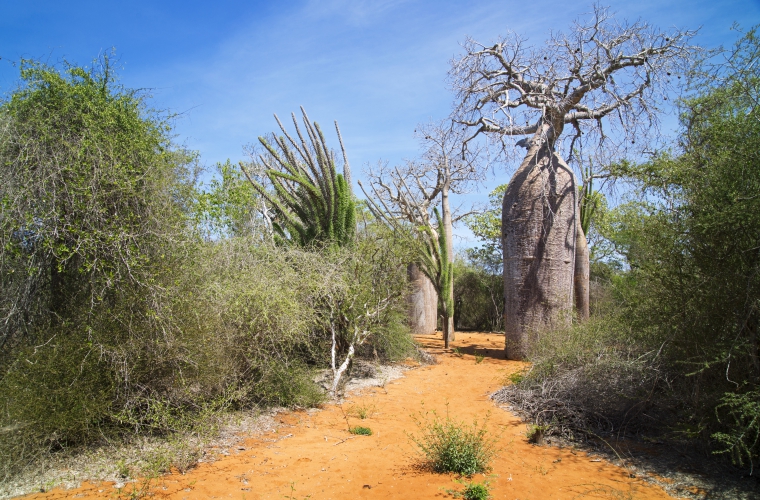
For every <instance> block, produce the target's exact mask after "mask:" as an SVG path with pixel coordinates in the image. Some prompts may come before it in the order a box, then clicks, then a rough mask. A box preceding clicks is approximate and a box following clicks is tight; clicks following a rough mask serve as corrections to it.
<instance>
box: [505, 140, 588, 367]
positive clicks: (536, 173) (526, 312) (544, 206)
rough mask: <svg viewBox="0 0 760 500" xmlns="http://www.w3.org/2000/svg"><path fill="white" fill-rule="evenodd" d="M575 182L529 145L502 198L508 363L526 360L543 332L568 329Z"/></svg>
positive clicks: (544, 151)
mask: <svg viewBox="0 0 760 500" xmlns="http://www.w3.org/2000/svg"><path fill="white" fill-rule="evenodd" d="M576 208H577V192H576V186H575V178H574V176H573V173H572V171H571V170H570V168H569V167H568V166H567V164H566V163H565V162H564V161H563V160H562V158H560V157H559V156H557V155H556V154H554V153H552V152H550V151H549V150H548V148H547V147H546V146H542V145H540V144H536V145H533V146H532V147H531V148H530V150H529V151H528V154H527V155H526V156H525V159H524V160H523V162H522V164H521V165H520V168H519V169H518V170H517V172H515V175H514V176H513V177H512V180H511V181H510V182H509V185H508V187H507V191H506V192H505V193H504V201H503V205H502V243H503V249H504V250H503V251H504V296H505V307H504V331H505V354H506V357H507V358H508V359H525V357H526V355H527V351H528V346H529V343H530V341H531V339H532V338H534V336H535V335H537V334H539V333H540V332H541V331H542V330H545V329H547V328H553V327H556V326H559V325H561V324H569V322H570V321H571V319H572V308H573V272H574V267H575V240H576V232H577V231H576V225H577V221H576V218H577V215H576Z"/></svg>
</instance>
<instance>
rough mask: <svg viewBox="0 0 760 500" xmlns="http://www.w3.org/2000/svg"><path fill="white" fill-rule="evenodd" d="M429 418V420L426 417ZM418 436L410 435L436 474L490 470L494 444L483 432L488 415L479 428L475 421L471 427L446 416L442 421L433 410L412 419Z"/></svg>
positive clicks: (447, 410) (447, 414)
mask: <svg viewBox="0 0 760 500" xmlns="http://www.w3.org/2000/svg"><path fill="white" fill-rule="evenodd" d="M428 415H431V418H428ZM413 418H414V420H415V423H416V424H417V427H419V429H420V435H418V436H415V435H411V434H410V435H409V438H410V439H411V440H412V442H413V443H414V444H416V445H417V447H418V448H419V451H420V453H421V455H422V456H423V457H424V459H425V461H426V462H427V463H428V464H429V466H430V467H431V468H432V469H433V470H434V471H435V472H456V473H457V474H462V475H465V476H471V475H473V474H476V473H479V472H486V471H488V470H489V469H490V465H489V463H490V461H491V459H492V458H493V457H494V456H495V454H496V450H495V442H494V440H493V439H491V438H489V436H488V435H487V434H488V433H487V431H486V423H487V422H488V415H486V418H485V420H484V421H483V423H482V425H480V426H479V425H478V422H477V421H474V422H473V423H472V425H471V426H470V425H467V424H465V423H464V422H457V421H455V420H453V419H452V418H451V417H450V416H449V406H448V403H447V404H446V417H445V418H441V417H440V416H439V415H438V414H437V413H436V412H435V411H433V412H430V413H426V414H424V415H422V414H421V415H420V416H416V417H415V416H413Z"/></svg>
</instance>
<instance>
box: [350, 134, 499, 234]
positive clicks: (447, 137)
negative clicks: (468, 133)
mask: <svg viewBox="0 0 760 500" xmlns="http://www.w3.org/2000/svg"><path fill="white" fill-rule="evenodd" d="M452 125H453V123H452V122H450V121H443V122H431V123H427V124H424V125H420V126H418V128H417V130H415V135H416V136H417V137H418V138H419V139H420V143H421V146H422V151H423V152H422V155H421V158H420V159H418V160H409V161H407V162H406V163H405V164H403V165H401V166H393V167H391V166H389V165H388V164H387V163H379V164H378V166H377V167H376V168H371V169H369V171H368V172H367V176H368V177H369V184H370V186H369V187H370V189H371V191H372V193H373V194H374V196H375V198H376V199H377V200H378V201H379V202H380V203H381V204H383V205H384V210H385V211H386V213H388V214H390V215H392V216H393V217H396V218H398V219H402V220H406V221H408V222H411V223H414V224H418V225H426V226H431V227H434V226H435V224H434V223H433V221H432V217H431V214H432V209H433V207H434V206H435V205H436V203H437V202H438V198H439V197H441V196H442V195H443V196H446V197H448V194H449V193H456V194H462V193H464V192H465V190H466V189H467V188H468V186H469V185H470V184H471V183H473V182H478V181H480V180H481V179H482V176H483V170H484V169H483V168H482V165H481V164H480V163H479V161H480V158H479V155H478V154H477V153H478V152H477V151H474V152H473V153H474V154H471V155H468V156H467V157H466V158H462V156H461V155H460V154H459V153H460V151H461V147H462V141H463V140H464V139H465V136H464V135H463V133H462V130H461V128H460V127H455V126H452ZM360 184H361V183H360ZM362 189H363V188H362ZM365 194H367V197H368V198H369V194H368V193H365ZM443 212H444V214H447V215H448V216H449V217H451V218H452V219H453V222H456V221H458V220H460V219H461V218H462V217H465V216H466V215H468V214H469V213H470V212H469V211H468V212H467V213H460V214H456V213H455V214H451V213H450V211H449V209H448V207H444V208H443ZM444 219H446V216H444Z"/></svg>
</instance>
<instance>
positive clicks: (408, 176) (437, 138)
mask: <svg viewBox="0 0 760 500" xmlns="http://www.w3.org/2000/svg"><path fill="white" fill-rule="evenodd" d="M415 132H416V133H417V134H418V136H419V137H421V139H422V141H421V142H422V146H423V148H424V153H423V156H422V159H421V161H410V162H407V163H406V165H404V166H403V167H395V168H392V169H391V168H388V167H387V166H385V165H381V166H380V167H379V168H378V169H376V170H373V171H370V172H369V177H370V184H371V190H372V192H373V194H374V197H375V198H376V199H377V200H379V201H380V203H381V204H382V206H383V212H384V213H386V214H388V215H389V216H391V217H392V218H396V219H399V220H406V221H408V222H409V223H411V224H413V225H414V226H415V227H417V228H420V229H422V231H423V233H424V232H425V231H428V230H429V229H430V228H432V227H433V226H434V224H432V223H431V220H430V215H431V214H430V210H431V208H432V207H434V206H435V205H436V204H437V202H438V197H440V206H441V211H440V215H441V217H440V221H437V223H436V224H435V227H436V228H437V230H436V232H435V233H434V234H433V233H431V234H430V235H427V236H424V235H423V236H422V241H424V242H425V244H424V245H423V247H424V248H425V249H426V250H425V251H430V249H431V248H433V247H435V246H436V245H437V243H435V242H436V241H437V240H438V239H439V237H440V235H439V234H438V233H439V232H441V233H442V234H443V238H444V240H443V241H445V242H446V252H445V254H446V255H447V256H449V258H451V257H452V256H453V254H454V248H453V238H454V235H453V224H454V222H456V221H457V220H460V219H462V218H463V217H465V216H467V215H469V213H465V214H455V213H454V211H453V210H452V208H451V195H452V194H456V193H463V192H464V190H465V189H466V188H467V186H468V185H469V184H470V183H472V182H475V181H477V180H479V179H480V178H481V176H482V169H481V168H480V164H479V155H478V154H477V151H473V153H472V154H471V155H469V156H467V157H461V156H460V155H459V151H460V148H461V146H462V141H463V140H464V136H463V135H462V130H461V129H460V128H459V127H455V126H454V124H453V123H452V122H447V121H443V122H439V123H429V124H426V125H423V126H420V127H419V129H418V130H417V131H415ZM362 189H363V188H362ZM365 194H367V193H366V192H365ZM368 198H369V196H368ZM378 208H379V207H378ZM423 228H425V229H423ZM431 245H432V246H431ZM440 255H443V254H440ZM441 266H442V267H441ZM441 266H439V265H438V264H436V266H435V268H436V269H438V268H440V269H444V268H445V265H443V264H441ZM431 269H432V268H431ZM426 274H427V273H426ZM435 274H437V271H436V272H433V273H432V274H431V275H429V276H430V277H431V280H433V283H434V284H435V282H436V279H434V278H432V275H435ZM444 275H445V273H444ZM436 291H437V292H438V295H439V296H440V295H441V294H444V293H445V294H446V295H447V296H446V297H442V298H441V304H444V303H447V304H450V307H449V308H448V309H447V311H448V313H447V314H444V325H443V331H444V338H445V340H446V343H447V345H448V341H450V340H454V314H453V303H454V291H453V287H449V288H447V289H441V288H438V287H436Z"/></svg>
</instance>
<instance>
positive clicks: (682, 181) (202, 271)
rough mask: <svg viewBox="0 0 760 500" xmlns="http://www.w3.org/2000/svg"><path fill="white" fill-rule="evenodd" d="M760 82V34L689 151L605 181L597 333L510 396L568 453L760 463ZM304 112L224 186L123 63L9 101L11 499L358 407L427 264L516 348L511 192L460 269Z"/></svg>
mask: <svg viewBox="0 0 760 500" xmlns="http://www.w3.org/2000/svg"><path fill="white" fill-rule="evenodd" d="M721 58H722V59H721ZM759 60H760V43H759V42H758V39H757V37H756V33H755V30H750V31H748V32H747V33H746V34H744V35H743V36H742V38H741V39H740V40H739V41H738V42H737V45H736V46H735V47H733V48H732V49H731V50H728V51H725V52H720V53H714V54H711V55H710V57H708V58H705V59H704V60H701V61H696V62H695V65H694V66H693V67H692V68H691V69H690V70H689V72H688V74H685V75H684V79H683V80H684V82H685V83H684V85H685V86H684V87H683V89H682V90H683V94H682V95H683V97H682V99H681V100H680V102H679V106H680V108H679V109H680V112H681V114H680V123H681V126H680V132H679V137H678V139H677V143H675V144H674V146H673V147H672V148H671V149H669V150H663V151H657V152H655V153H654V154H652V155H650V157H649V158H648V159H647V160H646V161H643V160H636V159H630V160H628V161H624V160H621V161H617V162H614V163H610V164H609V165H606V166H605V168H606V170H605V172H606V173H605V176H604V181H605V182H607V185H608V186H613V185H614V186H618V188H625V189H620V191H622V192H623V195H622V196H621V198H622V200H623V201H622V202H621V203H619V204H617V205H616V206H614V207H611V206H609V204H608V202H607V199H606V198H605V195H604V193H602V192H601V191H594V190H593V189H591V188H592V186H591V185H590V184H587V185H586V191H585V193H586V196H587V198H586V199H585V203H586V205H585V206H586V207H587V208H586V210H587V214H588V224H589V225H588V231H587V232H588V236H589V241H590V248H591V280H592V301H591V306H592V311H591V312H592V314H591V319H590V320H589V321H588V322H585V323H580V322H576V323H574V324H573V326H571V327H569V328H566V329H557V330H553V331H546V332H543V333H542V335H541V336H540V338H539V339H538V341H537V342H535V343H534V344H533V345H532V347H531V350H530V352H529V353H528V358H529V360H530V361H531V362H532V363H533V364H532V368H531V369H530V370H529V371H528V372H526V373H525V374H523V375H522V376H520V377H516V378H515V380H513V381H512V382H515V383H514V384H509V385H507V386H506V387H505V388H504V389H503V390H502V391H501V392H500V393H498V394H497V398H500V399H502V400H504V401H509V402H511V403H512V404H514V405H515V406H516V407H517V408H518V409H520V410H521V411H522V412H523V413H524V414H525V415H526V416H528V417H529V418H530V419H532V420H533V421H535V422H536V423H538V424H541V425H547V426H548V427H549V429H550V432H555V433H559V434H563V435H565V436H566V437H572V438H579V437H583V436H589V435H599V434H604V433H606V434H610V433H617V434H618V435H629V434H646V435H649V434H656V435H658V436H661V437H663V439H672V440H684V441H689V442H692V443H696V444H698V445H699V446H702V447H703V449H705V450H706V451H707V452H709V453H719V454H720V453H725V454H728V455H729V456H730V457H731V458H732V459H733V461H734V462H735V463H736V464H737V465H739V466H749V467H752V466H753V464H754V463H756V460H757V458H758V452H759V450H760V361H759V360H758V342H759V340H758V326H760V197H759V195H758V193H760V158H758V155H760V122H759V119H760V118H759V117H758V109H757V105H758V98H760V77H758V71H757V65H758V61H759ZM716 61H718V62H716ZM302 114H303V116H302V119H301V118H299V117H296V116H295V115H294V116H293V123H294V126H295V128H294V129H293V128H291V127H289V126H288V127H286V126H285V125H283V124H282V123H278V124H279V128H280V131H279V132H276V133H274V134H270V135H268V136H263V137H262V138H260V140H259V144H257V145H256V146H255V147H253V148H252V149H251V150H250V161H249V162H243V163H241V164H240V165H234V164H232V163H229V162H227V163H224V164H218V165H216V174H217V175H216V177H215V178H214V179H215V180H214V181H212V182H211V183H210V184H206V185H204V184H201V183H200V182H199V181H198V179H199V174H200V172H201V168H200V162H199V158H198V157H197V155H196V154H194V153H193V152H192V151H189V150H187V149H185V148H183V147H181V146H180V145H178V144H176V143H175V142H173V136H172V130H171V125H170V124H171V118H172V117H171V116H167V115H166V114H165V113H161V112H158V111H155V110H153V109H152V108H151V107H150V102H149V98H148V95H146V94H144V93H142V92H140V91H136V90H131V89H127V88H124V87H122V86H120V85H119V83H118V80H117V78H116V76H115V74H114V70H113V68H112V66H111V64H110V62H109V58H108V57H105V56H104V57H102V58H100V59H99V60H97V61H96V62H95V63H94V64H93V65H92V66H91V67H81V66H76V65H64V66H61V67H51V66H46V65H44V64H41V63H38V62H34V61H24V62H23V63H22V64H21V74H20V83H19V86H18V88H16V89H15V90H13V91H11V92H10V93H9V94H8V95H7V97H5V98H4V99H3V101H2V102H1V103H0V168H2V171H1V173H0V176H1V179H0V203H1V205H0V226H1V230H0V239H1V241H0V464H1V465H0V467H1V468H2V474H3V477H4V478H8V477H11V475H12V474H14V473H16V472H17V471H19V470H23V469H24V468H25V467H28V466H29V465H30V464H32V463H33V462H34V461H35V460H38V459H39V457H40V456H42V455H44V454H47V453H51V452H56V451H59V450H66V449H72V448H76V447H77V446H80V445H85V444H91V443H97V442H103V441H107V440H114V439H124V440H128V439H130V438H132V437H134V436H137V435H145V434H154V435H161V436H171V435H181V434H182V433H189V432H194V431H196V430H197V429H199V428H200V427H201V426H202V424H204V423H207V422H209V421H210V419H211V420H213V418H214V417H215V416H216V415H219V414H222V413H224V412H225V411H228V410H235V409H244V408H253V407H265V406H274V405H276V406H289V407H306V406H313V405H316V404H318V403H320V402H321V401H323V400H324V398H325V391H324V390H323V389H322V388H320V387H319V386H318V385H317V384H316V383H315V382H314V373H315V371H316V370H324V369H331V370H332V373H333V377H334V384H333V385H332V388H331V390H332V391H333V392H335V391H336V390H337V388H338V383H339V381H340V379H341V375H342V374H343V373H344V371H350V366H351V360H352V358H353V357H354V356H358V357H365V358H368V359H374V360H380V361H385V362H393V361H397V360H399V359H403V358H406V357H407V356H414V355H416V352H417V351H416V348H415V346H414V343H413V341H412V338H411V336H410V335H409V326H408V323H407V318H406V297H407V295H408V292H409V290H408V284H407V265H408V264H409V263H410V262H416V261H421V260H422V258H421V257H420V255H421V254H423V253H424V252H428V255H434V254H435V253H436V252H438V254H439V255H443V256H445V258H443V262H444V263H445V264H446V266H448V267H446V266H442V267H441V268H440V269H439V270H438V273H439V275H441V274H443V275H444V278H443V279H444V281H445V279H449V280H450V281H451V283H452V285H453V299H452V301H451V302H450V303H449V304H448V305H447V303H446V302H445V301H444V300H442V301H441V304H440V306H441V309H446V311H445V315H446V316H447V315H448V314H449V312H451V308H452V307H453V321H454V328H455V329H482V330H500V329H501V328H503V312H504V289H503V285H502V281H501V271H502V262H501V251H502V250H501V240H500V226H499V221H500V218H501V217H500V215H501V195H502V193H503V192H504V188H505V186H501V187H499V188H496V189H495V190H494V191H493V195H492V198H491V200H490V205H489V209H488V210H486V211H483V212H481V213H478V214H472V215H469V216H467V217H465V218H464V219H463V221H464V222H465V223H466V224H467V225H468V227H470V228H471V230H472V231H473V232H474V233H475V234H476V235H477V236H478V237H480V238H481V239H482V242H483V243H482V245H481V246H480V247H479V248H476V249H471V250H469V251H467V252H466V254H464V255H459V256H457V257H454V256H450V257H452V258H451V259H450V260H451V262H449V256H448V255H447V252H446V246H447V245H446V241H445V240H446V236H445V234H444V232H443V231H442V230H441V225H442V224H441V222H440V220H441V219H440V216H438V213H437V212H433V207H434V206H435V204H433V205H431V206H430V207H425V214H426V217H427V219H426V221H427V224H428V225H429V226H426V227H427V230H428V232H425V231H423V232H422V233H420V232H419V231H417V229H419V228H418V227H415V226H414V224H412V223H411V222H403V221H402V222H399V223H397V224H389V223H388V217H389V214H388V213H386V214H384V215H381V214H378V213H377V212H378V206H379V205H378V204H377V201H376V200H370V201H369V203H367V202H365V201H363V200H359V199H358V198H356V197H355V195H354V193H353V191H352V184H351V170H350V166H349V165H348V158H347V157H348V155H347V153H346V149H344V147H343V144H342V141H340V142H341V143H340V144H339V149H340V152H339V153H337V154H336V153H335V152H334V151H333V150H332V148H331V147H330V146H329V144H328V143H327V141H326V139H325V136H324V134H323V132H322V130H321V128H320V127H319V126H318V125H317V124H316V123H315V122H312V121H311V120H310V119H309V118H308V117H307V115H306V113H305V112H303V113H302ZM278 121H279V120H278ZM336 128H337V125H336ZM292 130H295V132H293V131H292ZM339 133H340V132H339V131H338V134H339ZM339 137H340V136H339ZM340 153H342V154H340ZM348 153H349V154H350V147H349V148H348ZM341 163H342V167H343V169H342V173H338V165H339V164H341ZM597 183H599V180H597ZM433 214H435V215H436V217H433ZM433 231H438V233H440V234H438V233H436V234H435V237H433V236H432V235H433ZM420 234H430V235H431V236H429V237H427V239H425V238H424V237H421V236H419V235H420ZM421 240H424V241H422V242H421ZM446 273H449V274H448V275H446ZM452 275H453V278H451V276H452ZM446 276H448V278H446ZM439 277H440V276H439ZM329 390H330V389H329V388H328V391H329Z"/></svg>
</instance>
